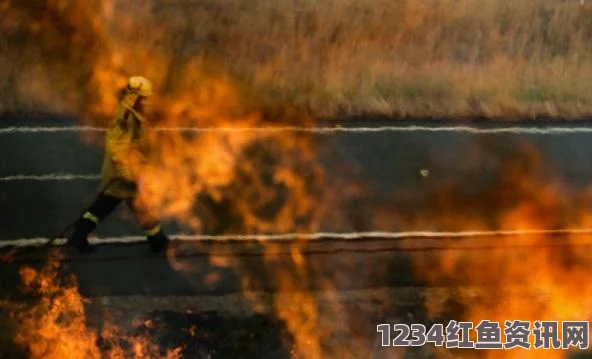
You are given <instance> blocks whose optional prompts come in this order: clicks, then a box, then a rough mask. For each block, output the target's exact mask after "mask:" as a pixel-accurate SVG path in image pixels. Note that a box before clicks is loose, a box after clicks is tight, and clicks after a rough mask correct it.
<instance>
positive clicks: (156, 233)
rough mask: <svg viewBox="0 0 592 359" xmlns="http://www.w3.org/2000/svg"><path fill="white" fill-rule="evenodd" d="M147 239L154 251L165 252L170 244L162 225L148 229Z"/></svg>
mask: <svg viewBox="0 0 592 359" xmlns="http://www.w3.org/2000/svg"><path fill="white" fill-rule="evenodd" d="M146 239H147V240H148V245H149V246H150V250H151V251H152V252H153V253H161V252H164V251H166V249H167V248H168V246H169V238H168V237H167V236H166V235H165V234H164V232H163V231H162V229H161V228H160V225H156V226H154V227H153V228H151V229H149V230H146Z"/></svg>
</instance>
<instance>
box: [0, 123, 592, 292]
mask: <svg viewBox="0 0 592 359" xmlns="http://www.w3.org/2000/svg"><path fill="white" fill-rule="evenodd" d="M0 123H1V124H2V127H8V126H14V125H19V126H39V125H43V126H69V125H73V124H74V123H73V122H72V121H71V120H69V119H60V118H33V119H31V118H27V119H25V120H23V119H18V118H6V119H3V121H2V122H0ZM343 124H344V125H345V124H354V125H360V122H358V123H355V122H349V123H343ZM385 124H391V125H392V123H389V122H385V120H384V119H377V120H372V119H367V120H366V121H365V122H363V125H364V126H377V125H385ZM396 124H397V125H402V126H404V125H408V123H405V122H397V123H396ZM412 124H414V125H417V124H418V122H413V123H412ZM419 124H421V123H419ZM425 124H428V125H430V126H433V125H435V124H434V123H430V122H426V123H425ZM439 125H440V126H450V125H458V123H446V122H443V123H439ZM470 125H471V126H473V127H479V128H494V127H496V126H497V125H496V124H491V123H471V124H470ZM553 125H557V124H553ZM504 126H507V124H504ZM565 126H570V125H569V124H567V125H565ZM315 136H316V137H318V143H319V148H320V150H319V159H320V161H321V162H322V164H323V167H324V168H325V169H326V172H327V174H328V178H329V179H330V180H338V181H337V182H339V183H344V182H346V183H347V182H354V181H355V182H356V183H362V184H363V185H364V192H363V193H362V194H361V195H357V196H343V200H342V201H341V202H337V203H334V204H333V206H334V207H333V208H331V211H330V212H331V213H332V216H331V218H340V220H339V221H327V222H324V223H322V226H321V229H322V230H327V231H335V232H351V231H371V230H372V231H381V230H383V231H396V230H402V229H405V230H408V229H412V230H451V229H452V230H454V229H457V228H453V227H454V226H452V227H450V223H449V222H446V221H443V220H442V218H451V216H452V218H463V217H464V216H467V217H470V218H471V219H472V220H479V221H482V222H483V223H489V224H491V225H492V226H493V227H495V225H496V220H497V219H496V215H497V213H498V212H503V211H505V210H508V209H511V208H512V206H514V205H515V204H516V203H518V201H519V200H520V199H521V198H522V197H521V194H520V193H513V192H512V191H513V190H514V191H516V192H520V191H518V190H516V188H515V187H514V186H515V184H516V183H514V182H512V181H513V180H516V179H517V178H526V179H530V178H532V180H533V181H536V183H538V184H539V185H546V184H551V183H561V184H562V185H563V186H564V192H562V193H561V196H562V198H565V200H566V201H567V203H571V202H570V201H572V202H573V203H581V202H577V201H581V200H582V198H583V197H582V194H583V193H584V190H585V189H586V187H587V186H588V184H589V183H590V180H592V162H591V161H590V154H591V153H592V141H590V137H592V134H591V133H573V134H554V135H542V134H535V135H527V134H507V133H503V134H500V133H498V134H471V133H467V132H426V131H417V132H379V133H367V132H366V133H338V134H333V135H327V134H317V135H315ZM0 138H1V140H0V153H1V154H2V156H1V157H0V177H8V176H14V175H16V174H24V175H44V174H49V173H71V174H98V171H99V170H100V165H101V159H102V153H101V149H100V146H98V145H97V143H100V142H101V138H100V137H97V138H94V139H89V138H83V137H81V136H80V134H77V133H72V132H65V133H15V134H0ZM204 155H207V154H204ZM537 161H538V162H537ZM508 164H513V167H510V169H512V171H508V167H507V165H508ZM422 169H428V170H429V171H430V172H429V176H427V177H424V176H422V175H421V174H420V171H421V170H422ZM508 172H511V174H512V175H516V176H517V177H512V178H510V179H511V180H510V181H509V180H507V178H506V175H507V173H508ZM327 185H328V186H331V182H329V183H328V184H327ZM96 189H97V182H96V181H92V180H71V181H30V180H14V181H4V182H0V208H2V214H3V216H2V218H1V219H0V240H12V239H19V238H34V237H49V236H51V235H52V234H54V233H56V232H57V231H58V230H59V229H60V228H61V227H63V225H64V224H66V223H69V222H70V221H71V220H72V217H74V216H76V215H77V214H78V213H79V212H80V210H81V209H82V208H84V206H85V205H86V204H87V203H88V201H89V200H91V199H92V198H93V197H94V195H95V193H96ZM443 191H445V192H446V193H447V197H446V200H445V201H442V198H441V193H442V192H443ZM508 193H510V195H508ZM529 195H530V196H533V193H531V194H529ZM534 195H536V191H535V193H534ZM375 213H380V215H376V214H375ZM391 214H392V218H393V221H389V216H390V215H391ZM375 217H380V218H381V220H377V219H376V218H375ZM551 217H553V218H552V219H553V220H551V221H549V222H548V225H549V227H550V228H552V227H553V226H554V225H555V219H554V216H551ZM551 217H550V218H551ZM385 218H386V219H385ZM395 218H396V220H395ZM344 219H345V220H344ZM557 223H561V221H559V220H558V221H557ZM426 227H428V228H426ZM469 229H470V228H469ZM167 230H168V231H169V232H170V233H171V232H174V231H175V230H176V227H175V224H167ZM98 234H99V235H100V236H124V235H141V233H140V232H139V231H138V229H137V228H136V225H135V223H134V222H133V220H130V219H129V216H128V219H125V218H124V217H123V216H121V215H120V214H119V215H116V216H113V217H111V218H110V219H109V220H107V221H106V222H105V224H104V225H103V226H102V227H101V228H100V229H99V231H98ZM480 240H481V239H478V238H477V239H475V241H480ZM561 240H562V239H561V238H558V239H557V241H558V243H560V242H561ZM415 243H416V246H417V247H423V248H424V249H421V250H417V251H414V252H409V251H406V250H401V249H400V246H401V244H400V243H399V241H397V240H385V239H366V240H363V241H357V242H344V241H339V240H328V241H321V242H314V243H307V244H303V245H302V246H303V247H299V248H300V250H304V252H305V253H304V261H305V265H304V266H302V267H304V268H306V271H305V274H298V273H299V269H298V268H297V267H296V266H295V264H294V261H293V260H286V259H290V258H292V257H291V255H290V253H291V248H292V247H293V246H294V243H287V244H282V245H280V252H282V251H283V254H275V255H269V254H268V255H264V254H263V253H266V250H267V251H269V249H265V248H260V247H263V246H262V245H261V244H253V243H245V244H237V243H226V244H211V243H201V244H183V245H182V247H183V248H184V249H183V251H182V253H181V257H182V258H180V259H179V260H178V261H179V263H181V262H182V263H183V266H182V269H181V270H180V269H179V267H175V266H174V265H172V264H171V263H172V262H171V261H170V260H167V259H165V258H162V257H156V256H151V255H150V254H149V253H148V252H147V248H146V245H145V244H144V243H136V244H131V245H104V246H101V248H100V251H99V253H98V254H96V255H93V256H90V257H78V256H74V257H72V258H70V259H69V260H68V265H67V268H69V269H70V270H71V271H73V272H74V273H76V274H77V276H78V278H79V279H80V286H81V291H82V293H83V294H85V295H93V296H94V295H96V296H99V295H131V294H139V293H142V294H152V295H167V294H175V295H177V294H221V293H232V292H237V291H241V288H243V289H244V287H243V286H244V283H241V281H242V280H243V279H244V277H245V276H251V277H253V278H256V279H257V280H255V281H254V282H253V283H252V287H253V288H252V289H255V290H264V291H278V290H290V288H285V287H282V286H281V281H280V280H279V279H278V278H276V277H274V276H276V274H277V273H283V272H286V273H291V275H294V276H295V275H300V276H303V277H294V280H296V281H299V282H302V283H303V284H302V286H301V288H300V289H302V288H309V289H315V288H327V286H329V287H331V286H332V287H335V288H346V289H347V288H366V287H380V286H409V285H423V284H425V283H422V282H421V281H420V280H419V279H418V278H415V277H414V275H413V272H414V269H413V268H412V266H411V263H412V262H414V261H415V262H422V263H437V261H438V252H439V250H437V249H432V250H426V249H425V248H431V247H434V242H432V241H428V240H423V242H420V241H419V240H418V241H416V242H415ZM475 243H477V242H475ZM479 243H482V240H481V242H479ZM491 243H495V240H493V242H491ZM342 247H344V248H345V249H344V248H342ZM436 247H437V246H436ZM274 248H275V247H274ZM336 248H337V249H338V250H336ZM461 250H462V249H461ZM486 250H490V249H480V250H475V249H470V250H464V251H467V253H474V254H467V255H468V256H483V253H485V252H484V251H486ZM498 250H505V251H513V252H514V253H516V252H517V251H525V252H524V253H525V255H526V254H527V253H532V251H533V250H534V251H536V250H537V249H528V250H527V249H515V248H513V249H512V248H506V249H498ZM217 251H221V252H222V253H223V255H222V257H227V258H230V259H229V260H228V262H230V264H228V263H227V264H226V266H221V265H219V264H216V263H215V261H213V260H212V258H213V257H216V258H217V255H215V253H218V252H217ZM249 251H251V252H249ZM253 251H255V252H253ZM526 251H530V252H526ZM45 255H46V253H41V254H30V253H29V254H28V253H27V252H24V253H21V254H20V257H19V258H17V260H16V261H15V262H13V263H12V264H3V265H2V266H0V272H1V273H0V275H2V277H3V278H5V279H3V281H2V284H0V293H4V294H9V293H11V292H13V291H14V288H15V285H16V283H17V282H18V273H17V269H18V268H19V267H20V265H22V264H23V263H25V262H33V263H35V260H37V261H38V262H37V263H41V262H39V261H41V259H43V258H44V256H45ZM426 259H428V260H427V261H426ZM430 261H431V262H430ZM177 265H178V263H177ZM492 265H503V264H502V263H492ZM294 273H297V274H294ZM212 278H215V279H212ZM328 283H329V284H328ZM467 284H483V283H474V281H473V280H471V279H470V277H464V278H459V277H442V278H441V279H440V280H439V282H436V283H433V282H432V283H430V285H453V286H454V285H467ZM485 284H486V283H485Z"/></svg>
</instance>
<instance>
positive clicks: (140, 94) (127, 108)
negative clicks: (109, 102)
mask: <svg viewBox="0 0 592 359" xmlns="http://www.w3.org/2000/svg"><path fill="white" fill-rule="evenodd" d="M150 96H152V84H151V82H150V81H149V80H147V79H146V78H144V77H142V76H133V77H130V78H129V79H128V84H127V87H126V88H125V89H123V90H122V91H121V94H120V99H119V103H118V105H117V108H116V112H115V116H114V118H113V120H112V122H111V124H110V126H109V128H108V129H107V133H106V136H105V156H104V160H103V168H102V173H101V186H102V188H103V190H102V191H101V192H100V193H99V195H98V196H97V198H96V199H95V200H94V202H93V203H92V204H91V205H90V206H89V207H88V209H87V210H86V212H84V214H83V215H82V216H81V217H80V218H78V220H77V221H76V223H75V224H74V230H73V232H72V235H71V236H70V237H69V238H68V245H69V246H71V247H74V248H76V249H78V250H79V251H80V252H87V253H89V252H93V251H94V248H93V246H91V245H90V243H89V242H88V235H89V234H90V233H91V232H92V231H93V230H94V229H95V228H96V227H97V226H98V225H99V223H101V221H103V220H104V219H105V218H106V217H107V216H108V215H109V214H111V213H112V212H113V211H114V210H115V208H116V207H117V206H118V205H119V204H120V203H121V202H122V201H125V202H126V204H127V206H128V207H129V208H130V209H131V210H132V212H133V213H134V215H135V217H136V220H137V221H138V223H139V224H140V226H141V227H142V229H143V230H144V232H145V234H146V237H147V242H148V245H149V246H150V249H151V250H152V251H153V252H162V251H164V250H166V248H167V246H168V243H169V239H168V238H167V236H166V235H165V234H164V233H163V230H162V228H161V225H160V223H159V222H158V221H157V220H156V218H155V217H154V215H153V214H152V213H151V211H150V209H149V208H148V207H147V206H146V205H143V204H142V203H141V201H140V199H139V197H138V196H137V193H138V180H139V177H140V174H141V168H142V164H143V163H145V162H146V159H145V158H146V157H145V153H146V134H147V131H148V130H149V124H148V122H147V121H146V118H145V108H146V105H147V102H148V98H149V97H150Z"/></svg>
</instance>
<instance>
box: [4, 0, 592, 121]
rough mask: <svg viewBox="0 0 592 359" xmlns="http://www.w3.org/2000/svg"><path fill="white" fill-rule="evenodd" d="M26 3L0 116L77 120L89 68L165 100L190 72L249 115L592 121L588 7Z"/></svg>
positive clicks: (10, 48)
mask: <svg viewBox="0 0 592 359" xmlns="http://www.w3.org/2000/svg"><path fill="white" fill-rule="evenodd" d="M31 3H32V2H29V1H14V0H12V1H10V0H9V1H7V2H5V5H3V6H1V7H0V19H3V20H0V29H1V30H2V33H4V35H2V36H3V37H4V38H5V39H4V41H2V42H0V44H1V45H0V46H2V51H1V52H0V61H1V63H2V67H1V68H0V75H1V76H2V78H4V79H5V80H6V81H5V82H4V84H3V87H2V88H0V93H1V94H2V97H1V98H2V100H0V105H1V107H0V109H2V110H14V109H23V108H28V107H31V106H37V107H46V108H51V109H58V110H67V111H70V110H72V109H73V108H85V106H81V103H86V102H87V101H88V100H89V96H86V97H84V96H79V95H78V94H77V89H78V88H80V86H81V85H86V84H88V83H89V82H88V81H87V80H88V79H89V77H90V78H93V76H95V75H96V71H95V72H93V71H94V70H93V69H96V68H97V67H100V68H101V69H102V70H104V69H105V68H110V69H116V70H117V71H118V73H126V74H127V73H131V72H138V71H142V72H144V73H148V74H149V75H152V76H153V77H155V78H157V82H159V81H160V85H161V88H162V89H164V90H170V89H171V88H174V87H175V83H176V82H175V79H177V80H178V78H179V76H181V77H184V76H186V72H181V71H180V70H179V69H180V68H183V67H186V66H187V64H189V63H191V64H192V65H193V66H196V64H197V66H199V67H200V68H201V69H202V71H200V74H202V75H203V74H204V73H205V74H207V73H209V72H211V71H214V70H213V69H214V68H215V71H217V72H219V73H223V74H224V75H225V76H229V78H231V79H232V81H233V82H234V83H235V84H236V86H237V87H239V88H242V89H246V93H248V94H249V96H248V97H249V98H254V99H257V101H258V102H261V103H265V104H269V103H281V104H286V103H289V104H292V105H295V106H297V107H303V108H307V109H309V110H311V111H312V113H314V114H316V115H321V116H339V115H343V114H362V113H378V114H388V115H411V116H421V115H434V116H439V115H469V116H470V115H475V114H480V115H486V116H516V115H525V116H533V115H541V114H546V115H552V116H581V115H584V114H590V113H591V112H592V111H591V110H592V82H591V81H590V79H591V78H592V41H591V39H592V21H591V20H590V19H592V3H589V2H585V1H584V2H581V1H578V0H521V1H511V0H397V1H394V0H320V1H312V0H278V1H264V0H254V1H249V2H244V1H237V0H215V1H214V0H202V1H198V0H170V1H166V2H159V1H147V2H140V1H129V2H124V1H112V2H102V3H101V4H98V3H95V5H92V4H93V2H92V1H89V2H88V3H87V2H80V3H78V4H77V5H68V6H63V5H57V4H53V3H54V1H48V2H47V3H48V4H49V5H47V8H49V9H50V10H51V11H45V12H44V11H42V9H41V10H40V9H38V10H34V9H33V8H32V7H31ZM87 4H88V5H87ZM46 10H47V9H46ZM89 17H94V18H93V19H90V20H89V19H88V18H89ZM41 19H43V21H41ZM77 19H78V20H77ZM83 20H84V21H83ZM48 29H50V30H51V31H48ZM73 34H74V35H73ZM75 34H77V35H75ZM130 49H133V50H134V51H133V52H131V51H130ZM126 51H128V52H126ZM132 53H134V54H138V53H140V54H141V56H140V58H139V59H135V58H133V55H132ZM148 58H152V59H155V60H154V63H152V65H151V66H147V65H146V59H148ZM149 62H150V61H149ZM106 63H108V66H106ZM213 65H215V66H213ZM175 74H176V75H175ZM180 74H183V75H180ZM175 76H177V77H175ZM206 76H207V75H206ZM56 83H58V84H59V85H58V86H56V85H55V84H56ZM91 83H92V81H91ZM239 84H240V85H239ZM93 86H94V87H93V88H92V89H90V88H88V87H87V88H86V91H87V92H91V90H93V91H94V90H96V87H97V84H96V83H95V84H94V85H93ZM48 89H52V91H48ZM60 91H61V93H60ZM48 93H49V95H48ZM58 94H59V96H58ZM87 95H88V94H87ZM90 97H92V96H90Z"/></svg>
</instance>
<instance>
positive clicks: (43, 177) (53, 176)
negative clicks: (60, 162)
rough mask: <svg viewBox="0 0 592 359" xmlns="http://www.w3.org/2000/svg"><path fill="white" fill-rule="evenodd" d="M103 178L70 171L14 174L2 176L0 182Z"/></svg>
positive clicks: (92, 179) (94, 179) (91, 179)
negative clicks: (43, 173)
mask: <svg viewBox="0 0 592 359" xmlns="http://www.w3.org/2000/svg"><path fill="white" fill-rule="evenodd" d="M100 178H101V176H100V175H76V174H70V173H49V174H45V175H24V174H17V175H13V176H5V177H0V182H14V181H38V182H45V181H76V180H83V181H96V180H99V179H100Z"/></svg>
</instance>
